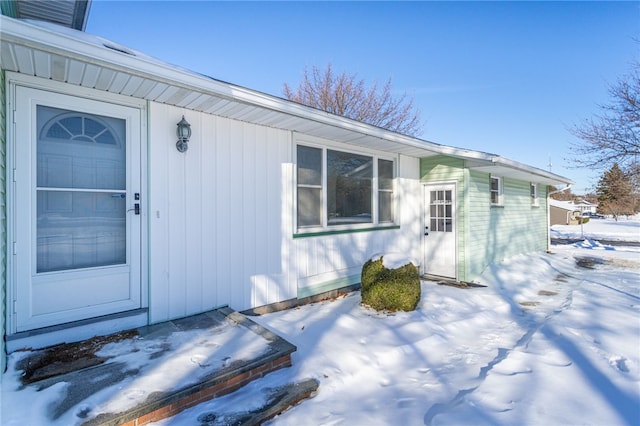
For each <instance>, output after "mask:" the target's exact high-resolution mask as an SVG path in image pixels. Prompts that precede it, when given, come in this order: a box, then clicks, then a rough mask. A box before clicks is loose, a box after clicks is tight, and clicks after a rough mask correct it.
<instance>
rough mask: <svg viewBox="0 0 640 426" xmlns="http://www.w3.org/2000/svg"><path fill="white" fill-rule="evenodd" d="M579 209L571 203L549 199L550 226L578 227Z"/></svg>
mask: <svg viewBox="0 0 640 426" xmlns="http://www.w3.org/2000/svg"><path fill="white" fill-rule="evenodd" d="M580 216H581V213H580V209H579V208H578V207H577V206H576V205H575V204H574V203H573V202H571V201H558V200H553V199H549V218H550V219H549V224H550V225H552V226H553V225H578V224H579V218H580Z"/></svg>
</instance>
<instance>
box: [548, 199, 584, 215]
mask: <svg viewBox="0 0 640 426" xmlns="http://www.w3.org/2000/svg"><path fill="white" fill-rule="evenodd" d="M549 204H550V205H551V206H552V207H557V208H559V209H563V210H569V211H572V212H573V211H580V209H578V208H577V207H576V205H575V204H573V201H560V200H554V199H553V198H550V199H549Z"/></svg>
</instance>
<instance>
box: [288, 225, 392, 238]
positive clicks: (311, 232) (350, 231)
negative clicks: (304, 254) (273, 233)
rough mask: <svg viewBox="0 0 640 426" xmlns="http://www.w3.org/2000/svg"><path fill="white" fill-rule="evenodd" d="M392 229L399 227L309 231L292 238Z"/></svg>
mask: <svg viewBox="0 0 640 426" xmlns="http://www.w3.org/2000/svg"><path fill="white" fill-rule="evenodd" d="M392 229H400V225H388V226H384V225H380V226H371V227H367V228H351V229H336V230H323V231H310V232H304V231H302V232H297V233H295V234H293V238H310V237H324V236H327V235H339V234H354V233H358V232H375V231H389V230H392Z"/></svg>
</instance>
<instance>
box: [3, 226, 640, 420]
mask: <svg viewBox="0 0 640 426" xmlns="http://www.w3.org/2000/svg"><path fill="white" fill-rule="evenodd" d="M553 232H554V233H555V234H558V233H561V234H562V235H565V236H566V237H565V238H576V236H575V235H576V233H578V232H581V234H578V235H583V234H582V232H584V235H585V237H586V238H585V240H584V241H582V242H579V243H576V244H573V245H559V246H553V247H552V251H553V253H550V254H547V253H536V254H532V255H521V256H517V257H514V258H511V259H508V260H506V261H505V262H503V263H502V264H499V265H493V266H491V267H489V268H488V269H487V270H486V271H485V272H484V274H483V275H482V277H481V279H479V280H477V281H478V282H479V283H481V284H483V285H485V286H486V287H480V288H469V289H461V288H456V287H449V286H441V285H437V284H435V283H429V282H425V283H423V284H422V299H421V302H420V304H419V307H418V309H417V310H416V311H414V312H410V313H396V314H393V315H386V314H381V313H377V312H375V311H373V310H370V309H367V308H365V307H363V306H361V305H360V293H359V292H354V293H351V294H350V295H348V296H346V297H343V298H341V299H338V300H335V301H329V302H323V303H317V304H312V305H307V306H303V307H300V308H297V309H292V310H288V311H282V312H278V313H273V314H268V315H263V316H260V317H252V319H253V320H254V321H256V322H258V323H260V324H261V325H263V326H265V327H267V328H269V329H271V330H273V331H274V332H276V333H277V334H279V335H281V336H282V337H284V338H285V339H287V340H289V341H290V342H291V343H293V344H295V345H296V346H297V347H298V351H297V352H295V353H294V354H293V356H292V359H293V366H292V367H291V368H286V369H283V370H279V371H277V372H275V373H271V374H269V375H268V376H266V377H265V378H263V379H260V380H257V381H255V382H252V383H251V384H249V385H248V386H246V387H245V388H243V389H242V390H240V391H238V392H236V393H234V394H231V395H227V396H225V397H222V398H220V399H216V400H214V401H210V402H208V403H204V404H201V405H198V406H196V407H193V408H191V409H189V410H187V411H184V412H183V413H181V414H179V415H178V416H176V417H173V418H169V419H166V420H163V421H161V422H158V423H156V424H157V425H162V426H177V425H196V426H215V425H222V424H224V414H225V413H238V412H240V411H243V410H247V411H248V410H251V409H253V408H257V407H259V406H261V405H262V403H263V402H264V400H265V397H266V393H265V392H264V391H263V389H265V388H268V387H278V386H281V385H283V384H286V383H289V382H294V381H299V380H302V379H306V378H310V377H312V378H315V379H317V380H318V381H319V383H320V387H319V391H318V394H317V395H316V396H315V397H314V398H312V399H309V400H305V401H303V402H302V403H301V404H300V405H298V406H296V407H294V408H293V409H291V410H289V411H287V412H285V413H283V414H281V415H280V416H278V417H276V418H275V419H273V420H272V421H271V422H270V423H271V424H272V425H275V426H281V425H296V426H299V425H338V424H340V425H350V426H360V425H362V426H374V425H463V424H465V425H466V424H473V425H569V424H570V425H576V424H586V425H640V247H630V246H624V245H616V246H606V245H602V244H599V243H598V242H597V240H598V239H602V240H609V241H614V240H616V239H617V240H622V241H640V235H639V234H640V217H636V218H634V219H632V220H624V219H623V220H621V221H619V222H614V221H612V220H608V219H607V220H593V221H591V222H589V223H588V224H586V225H585V226H584V227H583V229H580V226H576V227H561V226H557V225H556V226H554V227H553ZM200 341H201V336H199V337H197V338H195V339H193V343H194V345H197V344H198V342H200ZM143 343H144V342H141V343H140V344H143ZM232 343H235V344H238V342H237V341H234V342H232ZM232 346H233V345H232ZM236 346H237V345H236ZM225 347H226V346H225ZM244 350H248V349H247V348H245V349H243V351H244ZM257 350H259V348H258V349H257ZM136 353H138V354H141V355H140V356H145V354H146V352H145V351H144V350H140V351H137V352H136ZM185 356H186V357H187V358H186V360H185V364H188V365H196V364H197V361H198V360H199V359H195V358H193V357H191V358H189V356H187V355H185ZM16 357H18V358H19V357H20V354H18V355H16V356H11V357H10V360H9V361H10V362H9V363H10V370H11V368H13V366H14V364H15V362H16ZM183 358H184V357H183ZM144 359H147V358H144ZM139 360H140V359H139V358H134V359H132V360H131V361H130V362H131V363H132V365H134V364H135V363H138V362H139ZM194 363H195V364H194ZM149 368H151V366H149ZM171 369H173V367H171V368H170V370H171ZM11 371H12V370H11ZM170 372H171V371H167V370H166V369H164V371H161V374H159V375H156V376H155V377H156V380H158V383H161V382H163V381H166V380H168V379H170V378H171V377H172V376H170V375H168V373H170ZM18 379H19V377H17V375H16V374H13V373H11V374H10V373H6V374H5V375H4V377H3V382H2V391H3V395H2V402H3V405H4V406H3V407H0V408H2V409H3V414H2V421H0V423H3V424H11V425H13V424H16V425H17V424H21V425H22V424H28V425H30V426H40V425H42V426H44V425H50V424H60V425H65V426H67V425H70V424H72V422H73V421H75V420H72V419H76V420H77V418H76V417H74V415H73V410H72V412H70V413H69V415H65V416H61V417H60V418H59V419H58V420H57V421H55V422H52V421H51V420H50V416H48V415H47V410H48V408H47V407H48V406H49V404H50V403H51V402H52V401H55V400H56V399H58V398H59V397H60V395H62V394H63V393H64V392H65V388H64V386H59V387H53V386H52V387H50V388H48V389H46V390H43V391H41V392H35V391H29V392H28V393H29V395H28V396H25V394H24V393H20V394H17V393H15V390H16V389H17V388H18V387H19V381H18ZM156 385H157V383H145V384H144V385H142V386H138V387H137V388H136V389H143V388H144V389H143V390H145V391H150V390H152V389H154V387H155V386H156ZM108 390H109V389H108ZM111 390H112V389H111ZM111 390H109V391H111ZM116 393H117V390H116ZM120 394H121V395H120ZM118 395H119V396H121V397H122V398H124V399H126V398H130V397H131V395H130V393H126V392H123V391H122V390H121V391H120V392H119V394H118ZM83 404H85V405H86V404H88V402H87V401H85V402H84V403H83ZM16 413H18V414H17V415H16ZM211 413H216V414H217V416H213V415H211Z"/></svg>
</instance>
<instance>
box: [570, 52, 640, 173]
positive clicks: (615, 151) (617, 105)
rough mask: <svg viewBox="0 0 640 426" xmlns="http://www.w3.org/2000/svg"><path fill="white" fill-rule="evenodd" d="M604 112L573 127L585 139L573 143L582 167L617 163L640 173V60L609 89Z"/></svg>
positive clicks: (628, 169)
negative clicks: (639, 164) (608, 99)
mask: <svg viewBox="0 0 640 426" xmlns="http://www.w3.org/2000/svg"><path fill="white" fill-rule="evenodd" d="M609 94H610V96H611V103H609V104H607V105H602V106H600V109H601V111H602V112H601V114H598V115H596V116H595V117H594V118H591V119H586V120H585V121H584V122H583V123H581V124H579V125H576V126H575V127H574V128H573V129H571V130H570V131H571V133H573V135H575V136H576V137H578V138H579V139H581V140H582V142H583V143H576V144H574V145H573V146H572V150H573V152H574V154H576V156H575V159H574V161H575V163H576V164H577V165H578V166H579V167H587V168H595V169H606V168H609V167H611V166H612V165H613V164H614V163H618V165H619V166H620V167H621V168H622V169H624V170H625V171H626V172H627V173H628V174H629V175H630V177H632V178H637V177H638V173H639V172H640V167H638V163H639V161H640V63H635V64H634V65H633V67H632V70H631V72H630V73H629V74H628V75H626V76H625V77H623V78H620V79H619V80H618V82H617V84H616V85H615V86H611V87H610V88H609Z"/></svg>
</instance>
